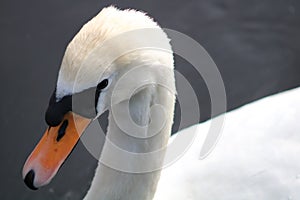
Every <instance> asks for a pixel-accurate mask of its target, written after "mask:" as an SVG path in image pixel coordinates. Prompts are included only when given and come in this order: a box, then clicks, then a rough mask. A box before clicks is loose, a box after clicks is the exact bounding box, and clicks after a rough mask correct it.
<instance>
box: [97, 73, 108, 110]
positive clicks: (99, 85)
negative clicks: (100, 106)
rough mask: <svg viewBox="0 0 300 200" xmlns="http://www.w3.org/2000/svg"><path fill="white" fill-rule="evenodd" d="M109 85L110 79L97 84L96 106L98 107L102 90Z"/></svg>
mask: <svg viewBox="0 0 300 200" xmlns="http://www.w3.org/2000/svg"><path fill="white" fill-rule="evenodd" d="M107 85H108V79H104V80H103V81H101V82H100V83H99V84H98V85H97V89H96V93H95V108H96V107H97V103H98V99H99V96H100V93H101V90H103V89H104V88H106V87H107Z"/></svg>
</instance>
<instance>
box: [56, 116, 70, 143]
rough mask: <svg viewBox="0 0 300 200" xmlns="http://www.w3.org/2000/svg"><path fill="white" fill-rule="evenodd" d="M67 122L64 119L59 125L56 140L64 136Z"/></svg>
mask: <svg viewBox="0 0 300 200" xmlns="http://www.w3.org/2000/svg"><path fill="white" fill-rule="evenodd" d="M68 124H69V122H68V120H65V121H64V122H63V123H62V125H61V126H60V127H59V129H58V133H57V137H56V141H57V142H59V141H60V139H61V138H62V137H64V135H65V133H66V129H67V127H68Z"/></svg>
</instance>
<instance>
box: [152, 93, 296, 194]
mask: <svg viewBox="0 0 300 200" xmlns="http://www.w3.org/2000/svg"><path fill="white" fill-rule="evenodd" d="M299 102H300V88H296V89H293V90H290V91H286V92H283V93H280V94H276V95H273V96H270V97H266V98H264V99H262V100H258V101H255V102H253V103H250V104H248V105H245V106H243V107H241V108H239V109H237V110H234V111H231V112H229V113H227V114H226V120H225V125H224V128H223V131H222V135H221V138H220V140H219V142H218V143H217V145H216V147H215V149H214V150H213V152H212V153H211V154H210V155H209V156H208V157H206V158H205V159H204V160H199V154H200V149H201V144H202V143H203V140H204V135H205V134H206V133H207V130H208V127H209V126H210V121H207V122H205V123H202V124H200V125H197V127H196V128H197V138H196V139H195V141H194V143H193V145H192V146H191V148H190V149H189V150H188V151H187V153H186V154H185V155H184V156H183V157H182V158H181V159H180V160H178V162H176V163H175V164H173V165H172V166H170V167H168V168H166V169H164V170H163V171H162V174H161V178H160V181H159V184H158V188H157V192H156V196H155V198H154V199H155V200H158V199H159V200H163V199H178V200H180V199H193V200H194V199H197V200H198V199H199V200H211V199H221V200H240V199H244V200H252V199H263V200H281V199H300V161H299V154H300V123H299V120H300V104H299ZM193 128H195V127H191V128H188V129H185V130H183V131H180V132H179V133H178V134H191V133H192V131H193V130H192V129H193Z"/></svg>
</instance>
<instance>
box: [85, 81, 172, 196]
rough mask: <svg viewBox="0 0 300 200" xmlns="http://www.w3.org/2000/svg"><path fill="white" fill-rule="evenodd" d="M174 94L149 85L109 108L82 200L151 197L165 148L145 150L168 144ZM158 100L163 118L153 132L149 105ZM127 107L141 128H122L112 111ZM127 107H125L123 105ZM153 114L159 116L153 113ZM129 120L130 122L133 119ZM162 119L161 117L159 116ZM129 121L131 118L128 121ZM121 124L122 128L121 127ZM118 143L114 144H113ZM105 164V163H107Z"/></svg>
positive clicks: (118, 112) (154, 189)
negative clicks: (102, 141) (93, 170)
mask: <svg viewBox="0 0 300 200" xmlns="http://www.w3.org/2000/svg"><path fill="white" fill-rule="evenodd" d="M174 103H175V96H174V95H173V94H170V93H168V92H166V90H165V89H163V88H162V87H160V86H155V87H153V86H150V87H147V88H144V89H143V90H141V91H139V92H138V93H136V94H135V95H134V96H133V97H132V98H131V99H130V100H129V101H122V102H121V103H119V104H117V105H115V107H113V108H112V109H115V111H116V112H112V109H111V110H110V114H109V125H108V133H107V138H106V141H105V144H104V147H103V150H102V153H101V156H100V160H99V163H98V167H97V169H96V173H95V177H94V180H93V182H92V185H91V188H90V190H89V191H88V193H87V195H86V196H85V198H84V199H85V200H97V199H99V200H100V199H103V200H115V199H122V200H141V199H143V200H151V199H152V198H153V196H154V193H155V191H156V186H157V183H158V181H159V177H160V171H161V170H160V168H161V167H162V163H163V158H164V153H165V151H164V150H162V151H160V152H159V153H156V154H153V155H152V154H150V156H149V154H147V153H149V152H154V151H156V150H159V149H163V147H165V146H166V145H167V142H168V139H169V136H170V133H171V126H172V122H173V112H174ZM156 104H160V105H162V106H163V108H164V113H165V119H166V121H165V122H164V124H163V127H162V128H160V129H159V131H157V133H156V134H155V135H154V136H153V130H152V129H153V127H151V126H150V125H149V126H145V125H147V124H148V123H149V122H150V121H151V122H152V121H155V119H151V117H150V114H151V112H150V111H151V107H152V106H153V105H156ZM128 107H129V113H130V114H129V115H130V119H132V121H134V123H135V124H137V125H139V126H140V127H144V128H142V129H139V130H137V129H134V128H133V129H132V130H130V129H129V130H128V129H126V127H125V129H126V130H124V128H122V123H123V121H122V122H120V121H118V120H119V119H128V118H126V117H124V116H122V117H120V118H119V117H114V115H115V114H120V115H122V114H124V110H123V109H125V108H128ZM125 110H126V109H125ZM152 117H159V116H156V115H152ZM132 121H131V122H132ZM162 121H163V120H162ZM129 123H130V122H129ZM120 125H121V128H120ZM138 136H140V137H138ZM116 147H117V148H116ZM107 165H108V166H107Z"/></svg>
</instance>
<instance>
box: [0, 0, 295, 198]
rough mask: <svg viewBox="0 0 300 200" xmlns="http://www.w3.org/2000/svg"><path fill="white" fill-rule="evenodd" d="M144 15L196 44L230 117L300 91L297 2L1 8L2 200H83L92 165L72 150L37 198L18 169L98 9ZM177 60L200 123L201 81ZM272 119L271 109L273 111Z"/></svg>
mask: <svg viewBox="0 0 300 200" xmlns="http://www.w3.org/2000/svg"><path fill="white" fill-rule="evenodd" d="M110 4H115V5H117V6H118V7H121V8H136V9H140V10H144V11H146V12H148V13H149V14H150V15H151V16H153V17H154V18H155V19H156V20H157V21H158V22H159V23H160V25H161V26H162V27H165V28H170V29H174V30H177V31H180V32H182V33H185V34H187V35H189V36H190V37H192V38H194V39H195V40H197V41H198V42H199V43H200V44H201V45H202V46H203V47H204V48H205V49H206V50H207V51H208V52H209V54H210V55H211V57H212V58H213V59H214V61H215V62H216V64H217V66H218V68H219V70H220V72H221V74H222V77H223V79H224V83H225V87H226V93H227V100H228V108H229V110H231V109H233V108H236V107H239V106H241V105H243V104H245V103H247V102H251V101H253V100H255V99H259V98H261V97H263V96H266V95H269V94H272V93H277V92H279V91H283V90H286V89H289V88H293V87H296V86H299V85H300V66H299V64H300V39H299V35H300V27H299V24H300V1H298V0H251V1H249V0H210V1H204V0H189V1H179V0H172V1H170V0H151V1H146V0H145V1H141V0H120V1H100V0H98V1H96V0H52V1H44V0H39V1H37V0H36V1H33V0H28V1H13V0H1V2H0V27H1V32H0V42H1V43H0V45H1V48H0V51H1V54H0V55H1V58H0V73H1V79H0V81H1V84H0V85H1V91H2V92H1V104H0V116H1V122H0V128H1V129H0V130H1V143H0V145H1V147H0V148H1V149H0V160H1V165H0V166H1V168H0V169H1V170H0V175H1V176H0V177H1V181H0V199H4V200H6V199H9V200H10V199H18V200H22V199H30V200H34V199H36V200H41V199H43V200H47V199H72V200H73V199H75V200H76V199H81V198H82V197H83V196H84V194H85V192H86V190H87V188H88V187H89V184H90V180H91V178H92V176H93V171H94V168H95V164H96V160H95V159H94V158H93V157H92V156H91V155H90V154H89V153H88V152H87V151H86V150H85V149H84V147H83V145H82V144H81V143H79V145H77V148H76V149H75V150H74V152H73V154H72V156H70V158H69V159H68V161H67V162H66V163H65V164H64V166H63V167H62V169H61V170H60V171H59V173H58V174H57V176H56V177H55V178H54V179H53V181H52V182H51V183H50V184H49V185H48V186H46V187H44V188H41V189H39V190H38V191H35V192H33V191H30V190H29V189H27V187H26V186H25V185H24V183H23V181H22V177H21V169H22V167H23V164H24V161H25V159H26V158H27V156H28V155H29V153H30V152H31V151H32V149H33V148H34V146H35V144H36V143H37V142H38V140H39V138H40V137H41V135H42V133H43V132H44V130H45V128H46V124H45V121H44V112H45V109H46V106H47V103H48V99H49V97H50V94H51V93H52V91H53V89H54V86H55V81H56V76H57V73H58V69H59V66H60V62H61V59H62V56H63V53H64V50H65V47H66V45H67V44H68V43H69V41H70V40H71V39H72V37H73V36H74V35H75V34H76V33H77V32H78V30H79V29H80V27H81V26H82V25H83V24H84V23H86V22H87V21H88V20H89V19H90V18H91V17H92V16H94V15H95V14H97V13H98V12H99V11H100V10H101V9H102V8H103V7H104V6H106V5H110ZM188 66H189V65H188V64H187V63H186V62H185V61H183V60H182V59H180V58H176V68H177V70H179V71H180V72H181V73H182V74H183V75H185V76H186V78H187V79H188V80H190V82H191V84H192V85H193V87H194V89H195V91H196V93H197V95H198V97H199V102H200V108H201V120H202V121H203V120H205V119H208V118H209V117H210V115H209V112H210V104H209V102H210V100H209V95H208V93H207V90H206V87H205V84H204V83H203V81H202V79H201V77H200V75H199V74H197V73H195V72H194V71H193V68H192V67H188ZM275 109H276V108H275Z"/></svg>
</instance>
